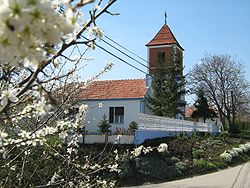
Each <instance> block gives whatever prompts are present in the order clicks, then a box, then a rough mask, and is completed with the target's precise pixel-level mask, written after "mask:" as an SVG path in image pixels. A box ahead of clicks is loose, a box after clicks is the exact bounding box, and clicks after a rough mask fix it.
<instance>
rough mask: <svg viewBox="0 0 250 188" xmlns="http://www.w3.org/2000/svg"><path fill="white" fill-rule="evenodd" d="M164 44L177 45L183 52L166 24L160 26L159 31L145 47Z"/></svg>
mask: <svg viewBox="0 0 250 188" xmlns="http://www.w3.org/2000/svg"><path fill="white" fill-rule="evenodd" d="M164 44H177V45H178V46H179V47H180V48H181V49H182V50H183V48H182V47H181V46H180V44H179V43H178V41H177V40H176V38H175V36H174V34H173V33H172V31H171V30H170V28H169V27H168V25H166V24H164V25H163V26H162V28H161V29H160V31H159V32H158V33H157V34H156V35H155V37H154V38H153V39H152V40H151V41H150V42H149V43H148V44H146V46H156V45H164Z"/></svg>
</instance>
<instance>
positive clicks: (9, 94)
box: [0, 89, 18, 107]
mask: <svg viewBox="0 0 250 188" xmlns="http://www.w3.org/2000/svg"><path fill="white" fill-rule="evenodd" d="M16 95H17V89H11V90H4V91H2V94H1V98H0V99H1V105H2V106H3V107H4V106H6V105H7V104H8V101H11V102H17V101H18V98H17V96H16Z"/></svg>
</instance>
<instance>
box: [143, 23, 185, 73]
mask: <svg viewBox="0 0 250 188" xmlns="http://www.w3.org/2000/svg"><path fill="white" fill-rule="evenodd" d="M146 46H147V50H148V53H147V54H148V58H147V60H148V63H149V64H148V67H149V70H148V74H150V75H154V71H155V68H156V66H157V57H158V55H159V54H160V55H161V56H162V57H164V61H165V63H166V64H170V63H172V62H173V61H176V62H178V63H179V64H178V65H179V66H180V68H183V51H184V49H183V48H182V47H181V45H180V44H179V43H178V41H177V40H176V38H175V36H174V34H173V33H172V31H171V30H170V28H169V27H168V25H167V23H166V21H165V24H164V25H163V26H162V28H161V29H160V31H159V32H158V33H157V34H156V35H155V37H154V38H153V39H152V40H151V41H150V42H149V43H147V44H146Z"/></svg>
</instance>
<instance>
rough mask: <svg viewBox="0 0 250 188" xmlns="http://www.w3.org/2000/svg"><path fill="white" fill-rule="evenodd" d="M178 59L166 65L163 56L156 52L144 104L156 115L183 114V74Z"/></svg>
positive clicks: (174, 115) (170, 115) (172, 115)
mask: <svg viewBox="0 0 250 188" xmlns="http://www.w3.org/2000/svg"><path fill="white" fill-rule="evenodd" d="M180 64H181V63H180V61H178V60H176V61H173V62H172V63H171V64H169V65H167V64H166V63H165V62H164V56H163V55H162V54H158V61H157V66H156V69H155V73H154V76H153V78H152V83H151V89H152V93H151V94H148V95H147V96H146V105H147V107H148V108H149V110H150V111H151V112H152V113H153V114H154V115H157V116H166V117H176V115H177V114H179V113H181V114H183V110H182V108H183V107H184V106H185V102H184V100H183V97H184V94H185V89H184V84H185V81H184V76H183V75H182V68H181V66H180Z"/></svg>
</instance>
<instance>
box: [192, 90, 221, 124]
mask: <svg viewBox="0 0 250 188" xmlns="http://www.w3.org/2000/svg"><path fill="white" fill-rule="evenodd" d="M194 106H195V108H196V110H194V111H193V113H192V115H191V117H192V118H202V119H203V122H204V123H205V122H206V119H213V118H214V117H217V115H216V113H215V111H214V110H213V109H211V108H209V105H208V100H207V98H206V97H205V96H204V92H203V90H201V89H200V90H198V93H197V100H196V101H195V103H194Z"/></svg>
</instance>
